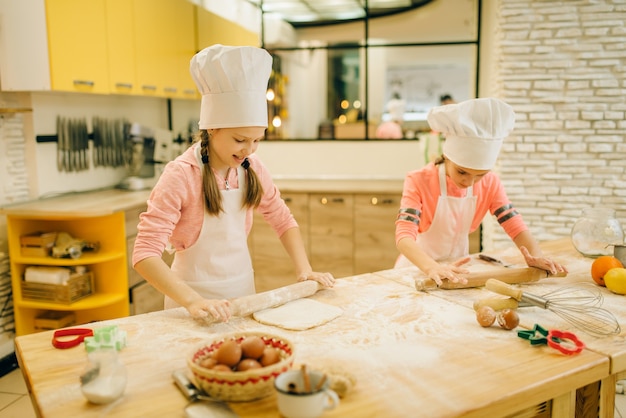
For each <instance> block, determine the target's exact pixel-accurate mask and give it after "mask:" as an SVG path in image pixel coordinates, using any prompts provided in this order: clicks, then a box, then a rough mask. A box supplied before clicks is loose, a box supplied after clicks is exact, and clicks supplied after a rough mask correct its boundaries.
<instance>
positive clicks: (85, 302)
mask: <svg viewBox="0 0 626 418" xmlns="http://www.w3.org/2000/svg"><path fill="white" fill-rule="evenodd" d="M35 232H67V233H69V234H70V235H71V236H72V237H75V238H79V239H83V240H85V241H88V242H98V243H99V244H100V248H99V250H98V251H94V252H90V251H86V252H84V253H83V254H82V255H81V257H79V258H77V259H71V258H53V257H26V256H22V255H21V243H20V237H21V236H23V235H30V234H33V233H35ZM7 237H8V244H9V255H10V263H11V286H12V288H13V310H14V316H15V333H16V334H17V335H18V336H19V335H24V334H30V333H33V332H36V331H37V329H36V328H35V325H34V322H35V318H36V317H37V316H38V315H39V314H41V313H43V312H45V311H72V312H74V313H75V315H76V325H79V324H84V323H88V322H93V321H100V320H106V319H113V318H119V317H124V316H128V315H129V311H130V309H129V297H128V270H127V252H126V233H125V216H124V212H116V213H112V214H108V215H102V214H100V213H98V214H95V215H92V216H89V215H88V214H84V213H83V214H82V215H81V216H73V215H72V214H71V213H70V214H65V215H61V214H59V213H54V214H52V215H50V218H46V216H45V214H43V213H37V214H31V215H28V214H25V213H23V212H21V213H20V212H19V211H17V212H12V213H8V214H7ZM29 266H61V267H72V266H86V267H87V269H88V270H89V271H91V272H92V273H93V277H94V284H93V286H94V288H93V293H92V294H90V295H89V296H87V297H84V298H83V299H80V300H77V301H76V302H74V303H71V304H63V303H55V302H49V301H45V300H41V301H38V300H33V299H24V298H23V295H22V286H21V285H22V280H23V277H24V272H25V270H26V268H27V267H29Z"/></svg>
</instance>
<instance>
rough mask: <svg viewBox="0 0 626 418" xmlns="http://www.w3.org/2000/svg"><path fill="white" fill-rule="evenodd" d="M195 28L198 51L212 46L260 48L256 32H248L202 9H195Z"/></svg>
mask: <svg viewBox="0 0 626 418" xmlns="http://www.w3.org/2000/svg"><path fill="white" fill-rule="evenodd" d="M196 27H197V28H198V34H197V39H196V42H197V45H198V49H199V50H201V49H204V48H206V47H207V46H211V45H213V44H222V45H236V46H261V40H260V39H259V34H258V33H257V32H252V31H249V30H247V29H246V28H244V27H243V26H240V25H238V24H237V23H235V22H231V21H230V20H228V19H224V18H223V17H221V16H218V15H216V14H214V13H211V12H209V11H208V10H206V9H204V8H202V7H198V8H197V14H196Z"/></svg>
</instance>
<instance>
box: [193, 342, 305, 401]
mask: <svg viewBox="0 0 626 418" xmlns="http://www.w3.org/2000/svg"><path fill="white" fill-rule="evenodd" d="M251 336H256V337H261V339H263V342H264V343H265V345H266V346H268V347H274V348H276V349H277V350H278V351H279V353H280V357H281V359H280V361H278V363H274V364H272V365H270V366H266V367H262V368H260V369H252V370H246V371H243V372H239V371H237V372H228V371H215V370H212V369H207V368H206V367H202V366H200V365H199V364H198V363H199V362H200V361H201V360H202V359H204V358H206V357H208V356H210V355H211V354H212V353H213V352H214V351H215V350H217V349H218V348H219V347H220V346H221V345H222V344H223V343H224V342H225V341H228V340H236V341H238V342H241V341H242V340H243V339H244V338H246V337H251ZM293 359H294V346H293V344H292V343H291V342H290V341H288V340H286V339H285V338H283V337H281V336H277V335H271V334H267V333H260V332H235V333H230V334H224V335H221V336H219V337H218V338H216V339H215V340H211V341H209V342H208V343H205V344H203V345H202V346H201V347H200V348H198V349H196V350H195V351H194V352H193V353H192V354H191V355H190V356H188V357H187V366H188V367H189V369H190V370H191V373H192V374H193V378H194V380H195V383H196V386H197V387H198V388H200V389H202V390H203V391H204V392H205V393H206V394H207V395H209V396H211V397H212V398H215V399H219V400H222V401H231V402H246V401H252V400H255V399H260V398H264V397H266V396H269V395H271V394H272V393H273V391H274V379H275V378H276V376H278V375H279V374H281V373H283V372H286V371H287V370H289V369H290V368H291V366H292V364H293Z"/></svg>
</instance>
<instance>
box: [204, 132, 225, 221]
mask: <svg viewBox="0 0 626 418" xmlns="http://www.w3.org/2000/svg"><path fill="white" fill-rule="evenodd" d="M199 136H200V156H201V157H202V162H203V164H202V188H203V190H204V202H205V206H206V210H207V212H209V213H210V214H211V215H219V214H220V212H222V211H223V207H222V194H221V193H220V189H219V187H218V185H217V180H215V176H214V175H213V170H211V162H210V160H209V139H210V135H209V132H208V131H207V130H206V129H202V130H200V133H199Z"/></svg>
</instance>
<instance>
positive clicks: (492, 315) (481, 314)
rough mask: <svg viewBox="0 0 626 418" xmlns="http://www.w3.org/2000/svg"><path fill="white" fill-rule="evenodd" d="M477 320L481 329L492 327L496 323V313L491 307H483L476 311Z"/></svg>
mask: <svg viewBox="0 0 626 418" xmlns="http://www.w3.org/2000/svg"><path fill="white" fill-rule="evenodd" d="M476 320H477V321H478V323H479V324H480V326H481V327H490V326H491V325H493V323H494V322H496V311H494V310H493V308H492V307H491V306H481V307H480V308H478V309H477V310H476Z"/></svg>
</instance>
